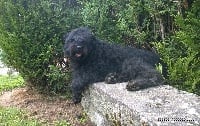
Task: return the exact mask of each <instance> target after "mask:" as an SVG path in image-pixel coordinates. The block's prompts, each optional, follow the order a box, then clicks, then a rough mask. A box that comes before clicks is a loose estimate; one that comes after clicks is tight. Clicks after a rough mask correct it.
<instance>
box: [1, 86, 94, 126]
mask: <svg viewBox="0 0 200 126" xmlns="http://www.w3.org/2000/svg"><path fill="white" fill-rule="evenodd" d="M0 106H3V107H17V108H20V109H22V110H26V111H27V112H28V116H29V117H30V118H33V119H37V120H38V121H40V122H42V124H44V125H46V124H48V125H53V122H55V121H59V120H62V121H63V120H65V121H67V122H69V123H70V124H71V125H72V126H94V124H92V123H91V121H90V120H89V119H88V118H87V116H86V114H85V113H84V112H83V108H82V107H81V105H80V104H77V105H74V104H73V103H72V102H71V101H70V100H66V99H64V98H61V97H50V96H43V95H40V94H39V93H37V91H33V90H32V89H28V88H26V87H24V88H17V89H14V90H12V91H7V92H4V93H3V94H2V95H1V96H0Z"/></svg>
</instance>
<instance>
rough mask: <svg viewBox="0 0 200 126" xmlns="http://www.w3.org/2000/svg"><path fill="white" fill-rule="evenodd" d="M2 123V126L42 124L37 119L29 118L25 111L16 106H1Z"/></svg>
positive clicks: (35, 125)
mask: <svg viewBox="0 0 200 126" xmlns="http://www.w3.org/2000/svg"><path fill="white" fill-rule="evenodd" d="M0 125H1V126H41V124H40V123H38V122H37V121H35V120H30V119H28V116H27V115H26V114H25V112H23V111H21V110H18V109H15V108H2V107H0Z"/></svg>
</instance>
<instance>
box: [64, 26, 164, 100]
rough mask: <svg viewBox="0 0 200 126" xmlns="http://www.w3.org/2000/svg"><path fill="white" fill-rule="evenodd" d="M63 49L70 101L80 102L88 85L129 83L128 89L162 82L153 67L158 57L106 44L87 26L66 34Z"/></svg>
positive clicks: (131, 89)
mask: <svg viewBox="0 0 200 126" xmlns="http://www.w3.org/2000/svg"><path fill="white" fill-rule="evenodd" d="M64 52H65V55H66V56H67V57H69V58H70V65H71V70H72V94H73V102H74V103H79V102H80V101H81V97H82V92H83V90H84V89H85V87H87V86H88V85H89V84H92V83H94V82H101V81H104V80H105V82H106V83H117V82H127V81H129V82H128V85H127V86H126V88H127V90H129V91H136V90H139V89H144V88H147V87H151V86H156V85H160V84H162V82H163V78H162V75H161V74H160V73H159V72H157V71H156V70H155V64H157V63H159V61H160V59H159V56H158V55H157V54H155V53H152V52H149V51H144V50H140V49H136V48H130V47H122V46H119V45H114V44H108V43H106V42H103V41H101V40H98V39H97V38H95V36H94V35H93V34H92V33H91V32H90V30H89V29H88V28H85V27H81V28H77V29H75V30H73V31H71V32H70V33H69V34H68V35H66V37H65V45H64Z"/></svg>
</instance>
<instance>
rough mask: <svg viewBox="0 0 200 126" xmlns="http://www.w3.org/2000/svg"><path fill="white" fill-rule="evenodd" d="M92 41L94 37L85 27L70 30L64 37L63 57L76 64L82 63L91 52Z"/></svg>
mask: <svg viewBox="0 0 200 126" xmlns="http://www.w3.org/2000/svg"><path fill="white" fill-rule="evenodd" d="M94 39H95V37H94V36H93V34H92V33H91V32H90V30H89V29H88V28H86V27H81V28H77V29H74V30H72V31H71V32H70V33H68V34H67V35H65V45H64V53H65V56H66V57H69V58H70V59H71V60H73V61H76V62H79V61H83V60H84V59H86V57H87V56H88V55H89V53H90V52H91V50H92V45H93V44H92V43H93V41H94Z"/></svg>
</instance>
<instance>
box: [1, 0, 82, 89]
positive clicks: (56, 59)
mask: <svg viewBox="0 0 200 126" xmlns="http://www.w3.org/2000/svg"><path fill="white" fill-rule="evenodd" d="M0 22H1V23H0V48H1V49H2V50H3V54H2V57H3V58H2V60H3V61H4V63H5V64H6V65H7V66H11V67H13V68H15V69H16V70H17V71H18V72H19V73H20V74H21V76H22V77H23V78H24V80H25V81H26V82H27V83H28V84H30V85H31V86H34V87H36V88H37V89H42V90H43V91H55V92H56V91H59V92H60V91H61V90H62V91H63V90H65V88H66V85H68V83H69V81H70V76H69V75H70V72H69V71H63V66H65V65H66V64H65V62H64V60H63V57H64V56H63V49H62V48H63V40H62V39H63V35H64V33H65V32H67V31H69V30H71V29H72V28H74V27H76V26H77V25H79V24H81V20H80V18H79V16H78V11H77V7H71V6H70V5H68V3H67V2H66V1H65V0H61V1H55V0H37V1H27V0H18V1H16V0H1V2H0ZM55 79H56V80H55Z"/></svg>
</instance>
